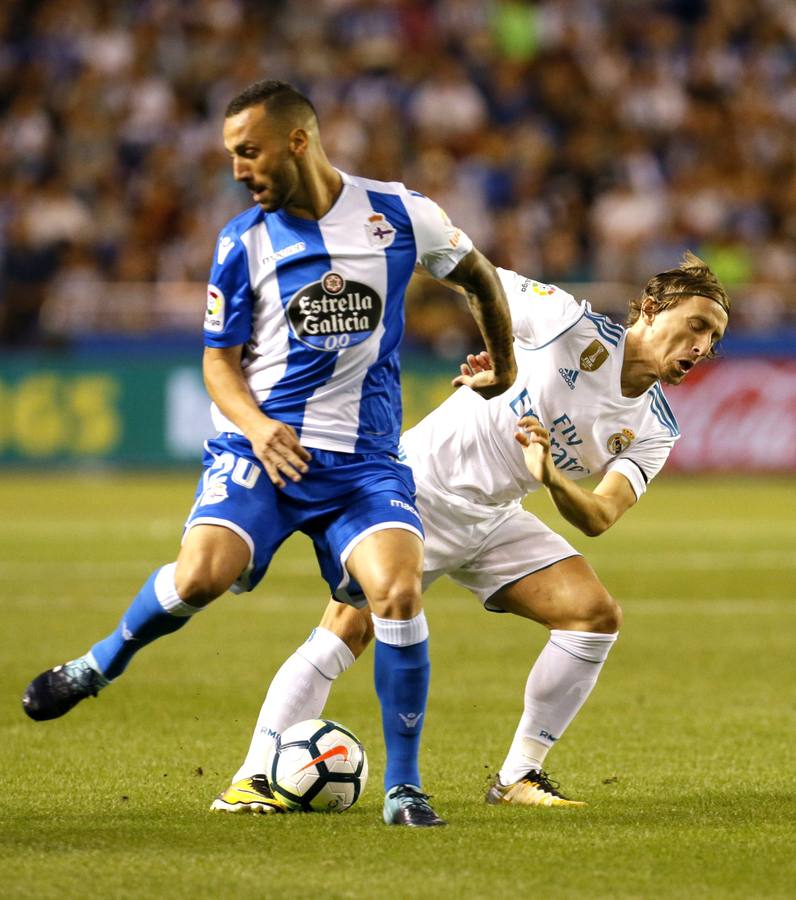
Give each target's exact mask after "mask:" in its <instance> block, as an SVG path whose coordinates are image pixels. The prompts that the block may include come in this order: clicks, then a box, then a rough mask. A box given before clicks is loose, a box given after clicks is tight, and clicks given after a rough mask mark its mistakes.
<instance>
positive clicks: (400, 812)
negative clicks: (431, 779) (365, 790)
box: [384, 784, 447, 828]
mask: <svg viewBox="0 0 796 900" xmlns="http://www.w3.org/2000/svg"><path fill="white" fill-rule="evenodd" d="M428 800H429V797H428V794H424V793H423V792H422V791H421V790H420V788H418V787H415V785H413V784H398V785H396V786H395V787H393V788H390V790H389V791H387V796H386V797H385V798H384V821H385V823H386V824H387V825H408V826H409V827H410V828H432V827H434V826H435V825H447V822H445V820H444V819H441V818H440V817H439V816H438V815H437V814H436V813H435V812H434V810H433V809H432V808H431V804H430V803H429V802H428Z"/></svg>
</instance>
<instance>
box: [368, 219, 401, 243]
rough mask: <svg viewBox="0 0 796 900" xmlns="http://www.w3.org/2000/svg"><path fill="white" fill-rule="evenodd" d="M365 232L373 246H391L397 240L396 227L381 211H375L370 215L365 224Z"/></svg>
mask: <svg viewBox="0 0 796 900" xmlns="http://www.w3.org/2000/svg"><path fill="white" fill-rule="evenodd" d="M365 234H366V235H367V236H368V243H369V244H370V246H371V247H381V248H382V249H384V248H385V247H389V246H390V245H391V244H392V242H393V241H394V240H395V229H394V228H393V227H392V225H390V223H389V222H388V221H387V219H385V218H384V216H383V215H382V214H381V213H374V214H373V215H372V216H369V217H368V221H367V224H366V225H365Z"/></svg>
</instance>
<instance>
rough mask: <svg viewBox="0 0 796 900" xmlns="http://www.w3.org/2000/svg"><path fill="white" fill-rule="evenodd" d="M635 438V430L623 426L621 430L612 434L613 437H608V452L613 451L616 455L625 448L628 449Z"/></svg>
mask: <svg viewBox="0 0 796 900" xmlns="http://www.w3.org/2000/svg"><path fill="white" fill-rule="evenodd" d="M635 439H636V433H635V431H632V430H631V429H630V428H623V429H622V430H621V431H617V432H616V434H612V435H611V437H609V438H608V443H607V446H608V452H609V453H613V455H614V456H616V455H617V454H618V453H621V452H622V451H623V450H627V448H628V447H629V446H630V445H631V443H632V442H633V441H635Z"/></svg>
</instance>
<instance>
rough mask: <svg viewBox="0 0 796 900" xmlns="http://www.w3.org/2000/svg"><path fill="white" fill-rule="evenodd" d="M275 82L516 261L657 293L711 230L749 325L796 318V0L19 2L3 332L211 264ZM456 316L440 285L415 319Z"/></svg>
mask: <svg viewBox="0 0 796 900" xmlns="http://www.w3.org/2000/svg"><path fill="white" fill-rule="evenodd" d="M264 77H267V78H281V79H284V80H287V81H291V82H293V83H294V84H296V85H297V86H299V87H300V88H301V89H303V90H304V91H305V92H306V93H307V94H308V95H309V96H310V97H311V99H312V100H313V102H314V103H315V105H316V107H317V109H318V112H319V115H320V119H321V131H322V135H323V139H324V143H325V145H326V149H327V153H328V155H329V157H330V159H331V160H332V162H333V163H334V164H335V165H337V166H338V167H339V168H341V169H343V170H346V171H349V172H352V173H356V174H360V175H365V176H369V177H372V178H378V179H384V180H401V181H404V182H406V183H407V184H408V185H409V186H411V187H412V188H414V189H417V190H420V191H422V192H423V193H426V194H428V195H429V196H431V197H433V198H434V199H435V200H437V201H438V202H439V203H440V204H441V205H442V206H443V207H444V208H445V209H446V211H447V212H448V214H449V215H450V216H451V218H452V219H453V220H454V221H455V222H456V223H457V224H459V225H460V226H461V227H462V228H463V229H464V230H466V231H467V232H468V233H469V234H470V235H471V236H472V238H473V239H474V241H475V242H476V244H477V245H478V246H479V247H480V248H481V249H482V250H483V251H484V252H485V253H486V254H487V255H488V256H489V257H490V258H491V259H492V260H493V261H494V262H495V263H496V264H499V265H503V266H507V267H509V268H513V269H516V270H518V271H521V272H523V273H525V274H529V275H532V276H534V277H538V278H539V279H540V280H543V281H552V282H555V283H567V284H568V283H583V282H591V281H601V282H604V281H608V282H618V283H622V284H623V285H630V286H632V287H634V288H635V290H638V288H639V287H640V286H642V285H643V283H644V282H645V281H646V279H647V277H648V276H649V275H650V274H652V273H654V272H658V271H661V270H663V269H666V268H670V267H672V266H673V265H676V264H677V262H678V260H679V257H680V255H681V253H682V251H683V250H684V249H685V248H686V247H688V248H691V249H693V250H694V251H695V252H696V253H698V254H699V255H701V256H703V257H705V258H706V259H707V260H708V261H709V262H710V263H711V264H712V265H713V267H714V268H715V269H716V271H717V272H718V273H719V275H720V277H721V278H722V279H723V280H724V282H725V283H726V285H727V286H728V288H729V289H730V291H731V293H732V292H733V289H734V288H737V290H738V291H741V292H742V293H743V294H744V296H743V302H742V303H739V305H738V316H737V317H736V321H735V323H734V324H735V325H736V327H738V326H746V327H749V328H757V329H770V328H775V327H778V326H779V325H781V323H782V322H783V321H786V320H788V318H789V317H790V319H791V320H792V319H793V317H794V314H795V313H796V304H794V303H793V297H792V284H793V283H794V281H796V165H795V164H794V163H795V161H796V4H793V3H783V2H781V0H680V2H675V0H670V2H653V0H539V2H518V0H491V2H490V0H436V2H435V0H393V2H387V0H381V2H379V0H289V2H288V0H285V2H265V0H39V2H36V0H6V2H5V3H4V4H3V5H2V6H0V285H1V289H2V294H1V295H0V340H2V341H3V342H5V343H6V344H17V345H25V344H30V343H36V342H37V341H38V342H40V341H42V340H43V339H46V338H47V337H48V336H49V337H50V338H51V337H53V335H56V336H57V335H58V333H59V331H60V332H64V333H66V332H70V331H72V332H74V331H79V330H80V328H81V327H83V328H90V327H93V325H92V323H94V325H95V324H96V323H95V322H94V319H96V310H97V309H98V308H101V307H102V305H103V303H104V302H105V303H107V304H110V302H111V301H110V299H107V298H108V297H110V296H111V295H110V294H109V293H108V291H107V287H106V286H107V284H108V283H109V282H110V283H112V284H115V285H119V284H135V285H137V286H138V289H139V293H140V292H141V289H142V286H149V288H147V287H144V291H145V292H148V293H150V294H153V293H154V292H155V289H156V288H157V289H158V290H160V292H161V294H162V288H163V286H164V285H169V284H174V283H183V282H200V283H201V282H203V281H204V280H205V279H206V277H207V271H208V267H209V261H210V257H211V253H212V248H213V245H214V241H215V238H216V234H217V231H218V229H219V228H220V227H221V226H222V225H223V224H224V222H225V221H226V220H227V219H229V218H230V217H231V216H233V215H235V214H237V213H238V212H239V211H241V209H243V208H244V207H245V206H246V205H248V204H249V203H250V202H251V201H250V198H249V196H248V194H247V193H246V192H245V191H244V190H243V189H242V188H241V187H240V186H238V185H236V184H235V183H234V181H233V180H232V177H231V173H230V167H229V164H228V161H227V158H226V155H225V153H224V151H223V147H222V145H221V136H220V130H221V122H222V118H223V111H224V108H225V106H226V103H227V102H228V100H229V99H230V98H231V97H233V96H234V95H235V94H236V93H237V92H238V91H239V90H240V89H242V88H243V87H245V86H246V85H247V84H249V83H250V82H252V81H254V80H257V79H259V78H264ZM741 286H745V287H741ZM114 296H115V295H114ZM92 297H93V298H94V305H93V306H91V307H89V306H86V298H92ZM117 299H118V298H117ZM627 299H629V298H628V297H627V296H621V297H617V301H616V302H617V306H618V307H619V308H621V307H622V306H623V304H624V303H625V302H626V300H627ZM203 300H204V295H203V294H200V295H199V297H198V299H197V303H198V304H199V306H200V307H201V305H202V303H203ZM81 303H82V304H83V305H82V306H81ZM90 309H94V319H92V317H91V315H90ZM157 309H159V310H163V309H168V301H166V302H164V303H160V304H159V305H158V307H157ZM84 311H86V312H85V314H84ZM201 312H202V310H201V308H200V309H199V310H198V311H197V314H196V315H197V322H198V321H199V320H200V319H201ZM459 314H460V310H459V309H458V308H457V307H456V301H455V300H453V299H451V298H449V297H446V296H445V295H443V294H439V295H438V296H436V297H434V298H433V301H428V302H426V303H422V304H418V303H415V304H413V305H412V306H411V307H410V316H409V327H410V330H411V333H412V335H413V337H414V339H415V340H417V341H419V342H420V343H424V342H426V343H432V344H433V343H434V341H437V340H439V336H440V334H443V333H444V332H446V329H449V328H450V327H451V322H452V321H454V320H455V319H456V317H457V316H458V315H459ZM152 315H153V316H154V313H153V314H152ZM166 319H168V316H166ZM108 320H109V321H110V322H111V324H113V323H114V322H119V323H122V325H121V326H119V327H124V325H123V323H124V316H123V315H122V314H120V315H119V316H118V317H117V318H114V317H113V315H112V310H111V313H109V318H108ZM158 324H159V322H158V321H149V320H148V319H147V315H146V314H145V315H144V317H143V321H136V322H135V323H134V326H131V327H138V328H144V329H146V328H150V329H155V328H157V327H158ZM457 327H458V326H457ZM454 330H455V329H454ZM454 343H455V341H454Z"/></svg>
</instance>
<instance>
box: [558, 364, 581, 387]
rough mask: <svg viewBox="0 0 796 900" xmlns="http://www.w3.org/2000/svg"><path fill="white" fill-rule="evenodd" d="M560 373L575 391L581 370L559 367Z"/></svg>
mask: <svg viewBox="0 0 796 900" xmlns="http://www.w3.org/2000/svg"><path fill="white" fill-rule="evenodd" d="M558 374H559V375H560V376H561V377H562V378H563V379H564V381H566V383H567V384H568V385H569V389H570V390H571V391H574V390H575V382H576V381H577V379H578V375H580V371H579V370H578V369H559V370H558Z"/></svg>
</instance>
